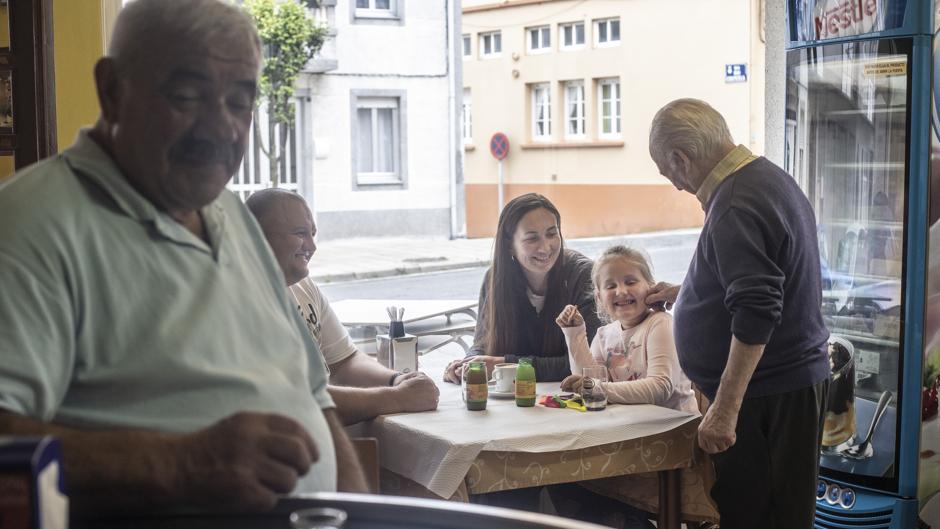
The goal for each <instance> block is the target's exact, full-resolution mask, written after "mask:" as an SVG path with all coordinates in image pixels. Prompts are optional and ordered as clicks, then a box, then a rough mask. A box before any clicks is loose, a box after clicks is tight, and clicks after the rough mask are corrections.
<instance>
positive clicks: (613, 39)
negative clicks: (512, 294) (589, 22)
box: [594, 18, 620, 47]
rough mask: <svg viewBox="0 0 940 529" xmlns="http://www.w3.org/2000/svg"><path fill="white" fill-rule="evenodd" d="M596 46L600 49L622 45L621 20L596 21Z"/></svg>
mask: <svg viewBox="0 0 940 529" xmlns="http://www.w3.org/2000/svg"><path fill="white" fill-rule="evenodd" d="M594 44H595V45H597V46H598V47H604V46H617V45H619V44H620V19H619V18H606V19H603V20H595V21H594Z"/></svg>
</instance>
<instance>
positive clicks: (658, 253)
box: [320, 235, 697, 302]
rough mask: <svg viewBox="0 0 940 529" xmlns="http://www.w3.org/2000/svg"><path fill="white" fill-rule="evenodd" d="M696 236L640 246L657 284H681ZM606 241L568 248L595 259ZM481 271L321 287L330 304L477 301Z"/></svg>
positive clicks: (573, 244) (586, 241)
mask: <svg viewBox="0 0 940 529" xmlns="http://www.w3.org/2000/svg"><path fill="white" fill-rule="evenodd" d="M696 239H697V237H696V236H694V235H693V236H685V237H670V238H662V239H655V238H648V239H645V240H644V241H643V242H642V244H634V245H636V246H642V247H643V248H644V249H645V250H646V251H647V252H648V253H649V254H650V257H651V259H652V261H653V274H654V276H655V278H656V280H657V281H668V282H670V283H678V282H681V281H682V279H683V278H684V277H685V273H686V270H687V269H688V266H689V262H690V261H691V260H692V253H693V252H694V250H695V242H696ZM608 245H610V241H609V240H603V241H601V240H598V241H592V240H589V239H581V240H577V241H571V243H570V246H571V247H572V248H573V249H575V250H578V251H580V252H581V253H583V254H585V255H587V256H589V257H592V258H594V257H597V256H598V255H599V254H600V253H601V252H602V251H603V250H604V248H606V247H607V246H608ZM485 272H486V269H485V268H470V269H465V270H452V271H446V272H436V273H431V274H418V275H405V276H394V277H387V278H381V279H366V280H359V281H348V282H341V283H330V284H325V285H321V286H320V288H321V289H322V290H323V292H324V293H325V294H326V296H327V298H329V299H330V301H334V302H335V301H340V300H343V299H477V297H478V296H479V294H480V283H481V282H482V281H483V274H484V273H485Z"/></svg>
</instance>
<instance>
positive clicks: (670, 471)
mask: <svg viewBox="0 0 940 529" xmlns="http://www.w3.org/2000/svg"><path fill="white" fill-rule="evenodd" d="M445 351H448V352H445ZM454 356H455V355H454V351H453V350H452V349H450V350H447V349H445V350H442V351H438V352H435V353H433V354H430V355H427V356H424V357H422V358H421V365H420V366H419V368H420V369H421V370H422V371H424V372H426V373H427V374H428V375H430V376H431V377H432V378H434V379H435V380H436V382H437V383H438V386H439V387H440V389H441V398H440V404H439V406H438V409H437V410H435V411H431V412H425V413H413V414H397V415H387V416H382V417H378V418H376V419H375V420H374V421H371V422H369V423H366V424H364V425H363V430H364V431H363V433H365V434H366V435H370V436H373V437H376V438H377V439H378V440H379V446H380V461H381V465H382V467H384V468H385V469H387V470H388V471H391V472H392V473H394V475H396V476H399V477H400V478H402V479H401V482H402V483H401V484H400V486H401V488H402V492H408V489H409V488H412V489H413V486H412V485H414V484H417V485H418V486H420V487H421V488H423V489H426V490H427V491H430V492H431V493H433V494H434V495H436V496H439V497H442V498H457V499H466V495H467V494H468V493H469V494H483V493H488V492H496V491H502V490H509V489H516V488H524V487H532V486H540V485H548V484H555V483H567V482H577V481H586V480H597V479H600V478H610V477H614V476H624V475H632V474H643V473H650V472H658V473H660V484H659V492H660V494H659V497H658V503H659V509H658V510H659V511H660V525H659V527H678V525H679V512H680V511H679V503H680V495H681V496H682V498H681V499H683V500H684V499H685V496H686V494H685V491H684V490H682V489H680V486H679V482H680V479H681V473H680V471H681V469H684V468H689V467H691V466H692V464H693V460H694V457H695V455H694V454H695V435H696V430H697V426H698V422H699V417H698V416H697V415H692V414H689V413H685V412H680V411H677V410H672V409H668V408H662V407H659V406H652V405H629V406H627V405H609V406H608V407H607V409H606V410H604V411H602V412H579V411H575V410H571V409H558V408H547V407H544V406H538V405H537V406H535V407H531V408H521V407H517V406H516V405H515V401H514V400H513V399H497V398H494V397H492V396H491V397H490V399H489V401H488V403H487V408H486V410H484V411H468V410H467V409H466V406H465V405H464V403H463V401H462V399H461V395H460V387H459V386H457V385H455V384H449V383H445V382H443V379H442V374H443V371H444V367H445V366H446V364H447V362H448V361H449V360H451V359H452V358H453V357H454ZM538 393H539V395H543V394H557V393H560V389H559V384H558V382H548V383H539V384H538ZM653 475H655V474H653ZM385 483H386V482H385V481H383V485H384V484H385ZM680 490H682V492H680Z"/></svg>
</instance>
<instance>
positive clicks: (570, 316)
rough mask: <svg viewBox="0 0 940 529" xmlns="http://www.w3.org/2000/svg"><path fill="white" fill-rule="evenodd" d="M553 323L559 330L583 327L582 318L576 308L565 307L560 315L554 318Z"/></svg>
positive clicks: (571, 306) (572, 306)
mask: <svg viewBox="0 0 940 529" xmlns="http://www.w3.org/2000/svg"><path fill="white" fill-rule="evenodd" d="M555 323H557V324H558V326H559V327H561V328H566V327H579V326H581V325H584V318H583V317H582V316H581V313H580V312H578V307H576V306H574V305H566V306H565V308H564V309H562V311H561V314H559V315H558V317H557V318H555Z"/></svg>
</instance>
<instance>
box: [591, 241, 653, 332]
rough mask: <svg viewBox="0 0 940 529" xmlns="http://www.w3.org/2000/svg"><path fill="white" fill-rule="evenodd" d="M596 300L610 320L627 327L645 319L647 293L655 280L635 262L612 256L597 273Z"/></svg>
mask: <svg viewBox="0 0 940 529" xmlns="http://www.w3.org/2000/svg"><path fill="white" fill-rule="evenodd" d="M596 286H597V302H598V304H599V305H600V306H601V307H602V308H603V309H604V312H606V313H607V315H608V316H610V318H611V319H613V320H616V321H619V322H620V324H621V325H623V326H625V327H632V326H634V325H637V324H638V323H640V322H642V321H643V320H644V319H645V318H646V316H647V315H648V314H649V307H648V306H647V305H646V301H645V300H646V295H647V293H649V289H650V287H652V286H653V284H652V283H650V282H649V281H647V280H646V279H645V278H644V277H643V272H642V270H641V269H640V267H639V266H637V265H636V263H634V262H633V261H631V260H629V259H626V258H619V259H610V260H609V261H608V262H607V263H604V265H603V266H602V267H601V269H600V270H599V271H598V274H597V285H596Z"/></svg>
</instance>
